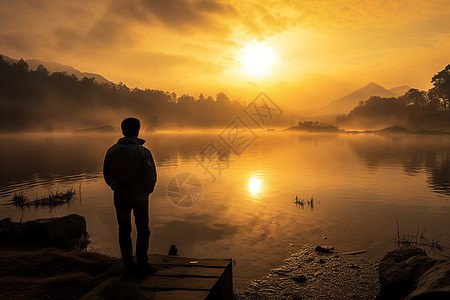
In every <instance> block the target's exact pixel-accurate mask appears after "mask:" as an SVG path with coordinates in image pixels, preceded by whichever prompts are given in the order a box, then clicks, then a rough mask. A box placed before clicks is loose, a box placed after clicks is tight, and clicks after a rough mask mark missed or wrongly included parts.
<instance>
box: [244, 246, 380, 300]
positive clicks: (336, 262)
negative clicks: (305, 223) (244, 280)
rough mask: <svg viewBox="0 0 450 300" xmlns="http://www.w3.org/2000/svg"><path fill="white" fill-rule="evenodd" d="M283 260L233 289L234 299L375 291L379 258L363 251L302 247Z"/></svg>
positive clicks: (356, 295)
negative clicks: (260, 276)
mask: <svg viewBox="0 0 450 300" xmlns="http://www.w3.org/2000/svg"><path fill="white" fill-rule="evenodd" d="M325 249H327V248H325ZM356 253H357V252H356ZM285 262H286V264H285V265H283V266H280V267H278V268H276V269H273V270H272V271H271V272H270V273H269V274H268V275H267V276H265V277H263V278H261V279H259V280H253V281H251V282H249V284H248V286H247V288H246V289H245V290H239V291H236V296H237V299H374V298H375V297H376V295H377V292H378V290H379V281H378V264H379V261H377V260H370V259H367V258H365V256H364V255H363V254H355V252H352V253H343V252H339V251H334V250H331V249H330V250H329V251H321V250H319V251H316V247H314V246H305V247H304V248H303V249H302V250H301V251H300V252H298V253H295V254H293V255H291V257H289V258H287V259H286V260H285Z"/></svg>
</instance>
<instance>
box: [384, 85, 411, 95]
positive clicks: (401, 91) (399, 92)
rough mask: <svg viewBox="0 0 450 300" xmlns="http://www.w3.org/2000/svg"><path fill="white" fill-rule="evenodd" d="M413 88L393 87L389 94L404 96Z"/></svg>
mask: <svg viewBox="0 0 450 300" xmlns="http://www.w3.org/2000/svg"><path fill="white" fill-rule="evenodd" d="M410 89H411V87H410V86H409V85H401V86H397V87H393V88H392V89H389V92H391V93H392V94H394V95H396V96H397V97H398V96H402V95H404V94H405V93H406V92H407V91H409V90H410Z"/></svg>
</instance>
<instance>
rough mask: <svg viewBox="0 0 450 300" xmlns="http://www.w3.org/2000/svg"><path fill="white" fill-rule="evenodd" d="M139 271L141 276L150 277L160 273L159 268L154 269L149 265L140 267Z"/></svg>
mask: <svg viewBox="0 0 450 300" xmlns="http://www.w3.org/2000/svg"><path fill="white" fill-rule="evenodd" d="M137 269H138V274H139V275H140V276H150V275H152V274H155V273H156V272H158V268H156V267H152V266H151V265H150V264H149V263H145V264H141V265H138V267H137Z"/></svg>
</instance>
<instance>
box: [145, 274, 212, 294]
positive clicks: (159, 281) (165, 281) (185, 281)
mask: <svg viewBox="0 0 450 300" xmlns="http://www.w3.org/2000/svg"><path fill="white" fill-rule="evenodd" d="M216 281H217V278H202V277H184V278H178V277H168V276H150V277H147V278H144V279H141V280H140V281H139V282H138V285H139V286H140V287H141V288H144V289H153V290H205V291H209V290H210V289H211V288H212V287H213V286H214V284H215V283H216Z"/></svg>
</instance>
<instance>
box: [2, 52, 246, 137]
mask: <svg viewBox="0 0 450 300" xmlns="http://www.w3.org/2000/svg"><path fill="white" fill-rule="evenodd" d="M0 105H1V110H0V131H2V132H11V131H29V130H31V131H32V130H39V131H40V130H46V131H53V130H74V129H79V128H84V127H95V126H100V125H113V126H117V124H119V122H120V121H121V120H122V119H123V118H124V117H126V116H130V115H132V116H136V117H138V118H141V120H142V121H143V124H146V126H147V127H146V128H143V129H144V130H145V129H148V128H165V127H172V126H173V127H178V128H180V127H181V128H183V127H223V126H225V125H226V124H228V122H230V120H232V119H233V118H234V117H235V116H237V115H238V114H239V113H241V112H242V111H243V109H244V104H243V103H241V102H239V101H232V100H230V98H229V97H228V96H227V95H226V94H225V93H223V92H220V93H218V94H217V95H216V96H215V98H213V97H211V96H204V95H203V94H200V96H198V97H197V98H195V97H193V96H190V95H187V94H183V95H181V96H177V95H176V94H175V93H173V92H172V93H171V92H167V91H161V90H153V89H138V88H134V89H130V88H129V87H127V86H126V85H125V84H122V83H120V84H113V83H98V82H96V81H95V79H94V78H86V77H85V78H82V79H79V78H77V77H76V76H75V75H69V74H67V73H65V72H55V73H50V72H49V71H48V70H47V69H46V68H45V67H44V66H43V65H40V66H38V67H37V69H36V70H31V69H30V68H29V66H28V64H27V63H26V62H25V61H24V60H23V59H21V60H20V61H18V62H16V63H9V62H7V61H5V60H4V59H3V58H2V57H1V56H0ZM144 126H145V125H144Z"/></svg>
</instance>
